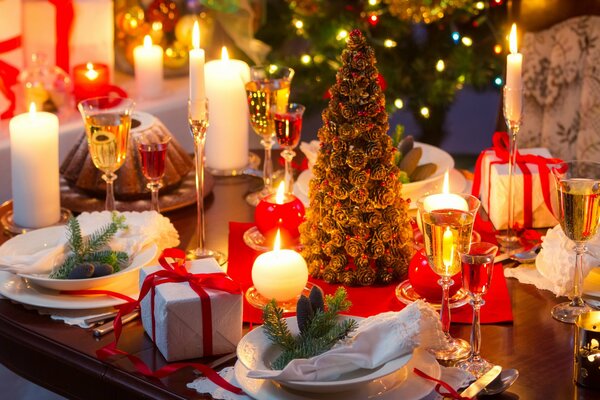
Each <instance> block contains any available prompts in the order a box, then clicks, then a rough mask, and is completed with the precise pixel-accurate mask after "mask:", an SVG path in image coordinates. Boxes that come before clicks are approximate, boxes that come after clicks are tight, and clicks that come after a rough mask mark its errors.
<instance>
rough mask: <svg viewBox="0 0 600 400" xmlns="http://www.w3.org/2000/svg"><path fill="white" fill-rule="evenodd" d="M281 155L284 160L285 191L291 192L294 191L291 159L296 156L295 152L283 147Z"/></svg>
mask: <svg viewBox="0 0 600 400" xmlns="http://www.w3.org/2000/svg"><path fill="white" fill-rule="evenodd" d="M281 156H282V157H283V159H284V160H285V192H286V193H287V194H292V192H293V191H294V174H293V172H292V159H293V158H294V157H295V156H296V152H294V151H293V150H290V149H285V150H284V151H282V152H281Z"/></svg>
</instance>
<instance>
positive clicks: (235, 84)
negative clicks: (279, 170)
mask: <svg viewBox="0 0 600 400" xmlns="http://www.w3.org/2000/svg"><path fill="white" fill-rule="evenodd" d="M205 74H206V95H207V96H208V98H209V99H210V125H209V126H208V131H207V134H206V135H207V136H206V166H207V167H208V168H209V169H210V170H213V171H214V170H216V171H221V172H222V173H223V174H227V175H228V174H231V173H232V171H236V170H241V169H243V168H245V167H246V166H247V165H248V105H247V100H246V89H245V83H246V82H248V80H249V77H250V68H249V67H248V65H247V64H246V63H245V62H243V61H240V60H230V59H229V56H228V54H227V48H225V47H223V52H222V57H221V59H220V60H213V61H209V62H207V63H206V66H205ZM244 79H245V80H244ZM216 171H215V172H216ZM216 173H217V174H218V172H216Z"/></svg>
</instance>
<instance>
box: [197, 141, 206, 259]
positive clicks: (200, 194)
mask: <svg viewBox="0 0 600 400" xmlns="http://www.w3.org/2000/svg"><path fill="white" fill-rule="evenodd" d="M205 138H206V136H205V135H202V137H195V138H194V143H195V146H194V161H195V162H196V205H197V220H196V238H197V246H196V250H197V251H198V252H199V253H200V254H201V253H202V252H204V247H205V231H204V142H205Z"/></svg>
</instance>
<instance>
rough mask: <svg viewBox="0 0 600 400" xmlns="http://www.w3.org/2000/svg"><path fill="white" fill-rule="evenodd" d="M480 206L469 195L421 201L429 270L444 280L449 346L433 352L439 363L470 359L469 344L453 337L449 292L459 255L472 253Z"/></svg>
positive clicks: (444, 317)
mask: <svg viewBox="0 0 600 400" xmlns="http://www.w3.org/2000/svg"><path fill="white" fill-rule="evenodd" d="M479 204H480V202H479V200H478V199H477V198H476V197H475V196H471V195H468V194H443V193H442V194H434V195H430V196H425V197H422V198H420V199H419V200H418V201H417V208H418V215H419V218H420V221H421V226H422V229H423V239H424V244H425V253H426V254H427V258H428V260H429V266H430V267H431V269H432V270H433V272H435V273H436V274H437V275H439V276H440V280H439V281H438V284H439V285H440V286H441V287H442V305H441V309H440V318H441V320H442V328H443V330H444V333H445V335H446V339H447V342H448V346H447V347H446V348H445V349H441V350H435V351H433V354H434V355H435V357H436V358H437V359H438V360H444V361H452V360H459V359H462V358H465V357H466V356H468V355H469V351H470V346H469V343H467V341H465V340H463V339H456V338H453V337H452V336H450V295H449V290H450V286H452V285H453V284H454V281H453V280H452V276H453V275H456V274H457V273H458V272H460V257H458V254H459V252H466V251H467V250H468V249H469V245H470V243H471V232H472V230H473V222H474V221H475V215H476V214H477V210H478V209H479Z"/></svg>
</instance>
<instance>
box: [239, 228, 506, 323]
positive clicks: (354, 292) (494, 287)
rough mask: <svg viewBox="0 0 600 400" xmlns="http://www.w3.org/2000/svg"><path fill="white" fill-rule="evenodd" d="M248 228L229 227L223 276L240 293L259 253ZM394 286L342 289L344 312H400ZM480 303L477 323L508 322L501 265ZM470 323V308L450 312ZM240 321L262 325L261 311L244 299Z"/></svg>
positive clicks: (330, 287) (331, 289) (330, 289)
mask: <svg viewBox="0 0 600 400" xmlns="http://www.w3.org/2000/svg"><path fill="white" fill-rule="evenodd" d="M252 226H253V224H252V223H241V222H230V223H229V262H228V268H227V274H228V275H229V276H230V277H231V279H233V280H234V281H236V282H238V283H239V285H240V286H241V288H242V290H244V291H246V290H248V288H249V287H250V286H252V264H253V263H254V260H255V259H256V257H258V255H259V252H257V251H255V250H253V249H251V248H250V247H248V246H246V244H245V243H244V239H243V235H244V232H245V231H246V230H248V229H249V228H251V227H252ZM309 281H310V282H312V283H314V284H316V285H318V286H319V287H320V288H321V289H323V292H325V294H334V293H335V291H336V289H337V287H338V286H339V285H335V284H329V283H327V282H325V281H322V280H320V279H314V278H312V277H309ZM398 283H400V282H394V283H392V284H389V285H381V286H360V287H346V291H347V292H348V299H349V300H350V301H351V302H352V308H350V310H349V311H348V312H349V313H350V314H352V315H356V316H358V317H370V316H372V315H375V314H379V313H381V312H386V311H400V310H401V309H403V308H404V307H405V305H404V304H403V303H401V302H400V300H398V299H397V298H396V286H398ZM484 299H485V302H486V303H485V306H484V307H483V308H482V309H481V323H484V324H491V323H499V322H512V320H513V315H512V305H511V300H510V296H509V294H508V288H507V287H506V279H505V278H504V273H503V271H502V265H501V264H497V265H496V266H495V267H494V272H493V276H492V283H491V285H490V290H489V291H488V293H487V294H486V295H485V296H484ZM472 320H473V312H472V307H471V306H469V305H468V304H466V305H465V306H463V307H460V308H453V309H452V322H453V323H466V324H470V323H471V322H472ZM244 321H245V322H250V323H262V311H261V310H259V309H257V308H254V307H253V306H251V305H250V304H249V303H248V302H247V301H246V298H245V297H244Z"/></svg>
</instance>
